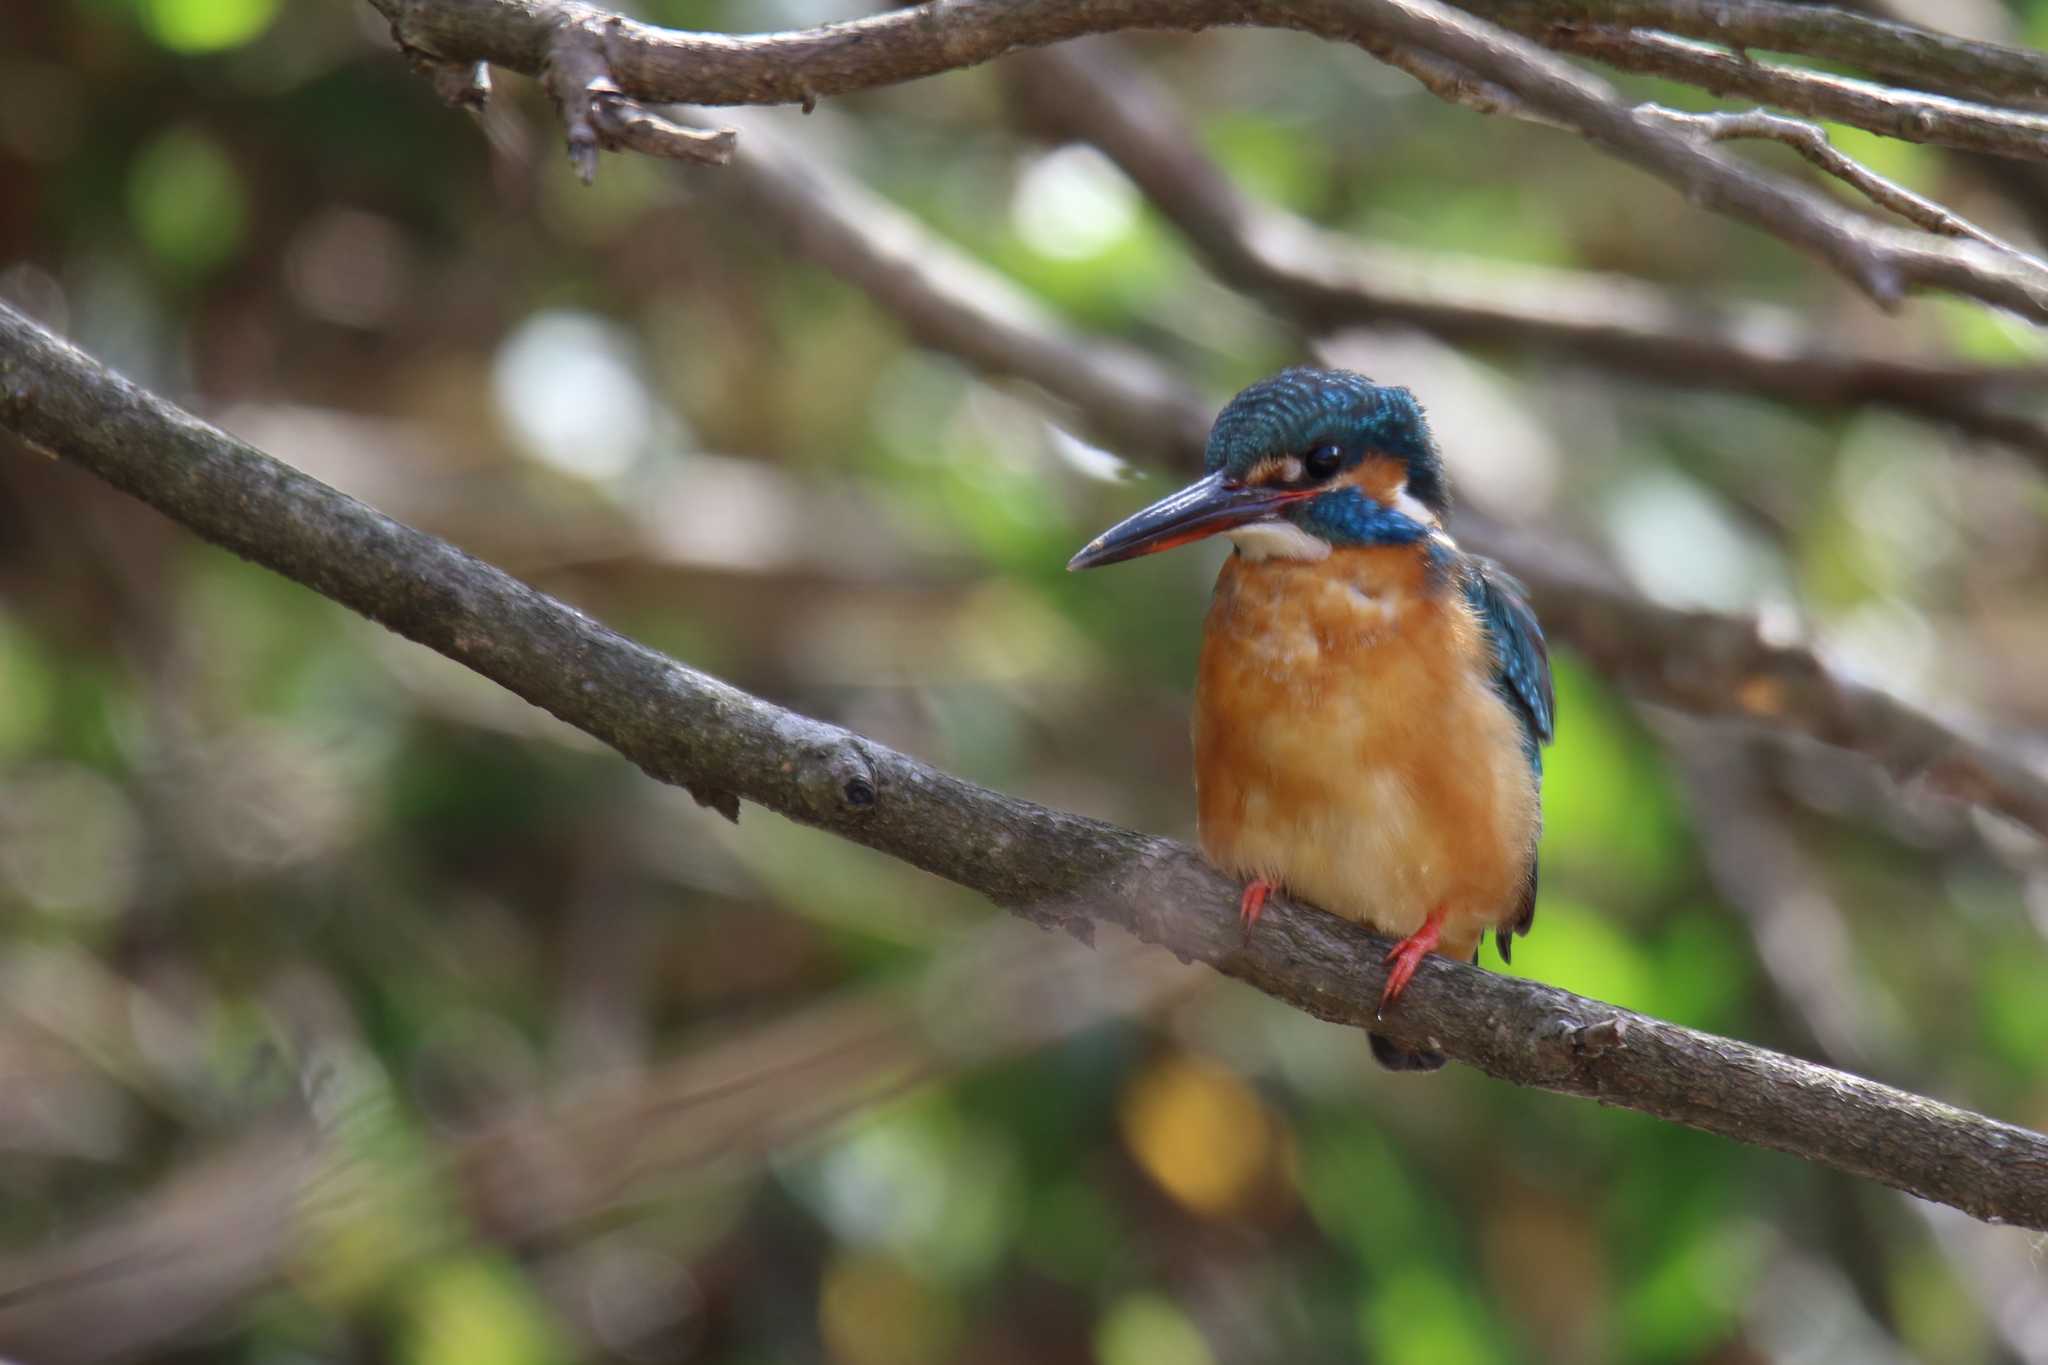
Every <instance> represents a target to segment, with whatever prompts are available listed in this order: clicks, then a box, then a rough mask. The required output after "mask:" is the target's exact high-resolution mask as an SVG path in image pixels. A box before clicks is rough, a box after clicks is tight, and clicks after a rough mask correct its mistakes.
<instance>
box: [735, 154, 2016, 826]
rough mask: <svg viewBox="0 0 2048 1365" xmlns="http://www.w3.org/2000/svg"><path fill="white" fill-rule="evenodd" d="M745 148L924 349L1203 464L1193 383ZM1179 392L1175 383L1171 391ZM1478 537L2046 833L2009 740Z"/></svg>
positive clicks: (1851, 743) (1531, 551) (1714, 711)
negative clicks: (1058, 319) (1103, 347)
mask: <svg viewBox="0 0 2048 1365" xmlns="http://www.w3.org/2000/svg"><path fill="white" fill-rule="evenodd" d="M739 122H740V123H741V126H742V129H743V130H744V131H745V134H746V138H747V142H748V146H749V151H748V154H747V155H745V156H742V157H740V158H738V159H737V160H736V161H735V162H734V164H733V166H732V168H731V172H730V175H729V177H728V178H723V179H722V180H721V182H720V185H721V187H722V188H724V189H725V190H727V191H729V192H735V193H737V194H738V195H740V196H742V197H743V198H744V200H745V203H746V209H747V212H746V217H747V220H748V221H749V222H754V223H760V224H762V225H764V226H766V227H768V228H769V229H770V230H771V231H774V232H776V233H777V234H778V235H780V236H782V237H784V238H785V240H787V241H788V242H789V243H790V245H791V246H792V247H793V248H794V249H795V250H797V251H800V252H802V253H803V254H805V255H807V256H810V257H811V258H812V259H814V260H817V261H819V262H820V263H821V264H823V265H825V266H826V267H827V268H828V269H830V270H832V271H833V272H834V273H836V274H838V275H839V276H840V277H841V278H843V279H845V280H847V281H848V282H849V283H851V284H853V285H855V286H856V287H857V288H860V289H862V290H864V291H865V292H866V293H867V294H868V295H869V296H870V297H871V298H873V299H874V301H875V302H876V303H877V304H878V305H880V306H881V307H882V308H884V309H886V310H888V311H889V312H891V313H893V314H895V315H896V316H898V317H901V318H904V319H906V321H907V322H908V324H909V326H910V329H911V331H912V332H913V334H914V335H916V336H917V338H918V339H919V340H920V341H922V342H923V343H924V344H925V345H927V346H932V347H936V348H937V349H940V350H943V351H947V352H949V353H951V354H954V355H959V356H963V357H965V358H966V359H968V360H970V361H971V362H972V363H973V364H974V365H975V366H976V367H977V368H980V369H982V370H984V371H985V372H989V373H993V374H998V375H1005V376H1009V377H1013V378H1020V379H1024V380H1026V381H1028V382H1029V383H1030V384H1032V385H1033V386H1035V387H1037V388H1039V389H1041V390H1043V391H1044V392H1046V393H1048V394H1051V395H1053V396H1054V397H1055V398H1057V399H1058V400H1060V401H1061V402H1062V403H1064V404H1066V405H1068V408H1069V411H1071V412H1072V413H1073V414H1075V415H1076V416H1077V417H1078V418H1079V419H1080V421H1081V424H1082V426H1083V429H1085V430H1088V431H1091V432H1095V433H1098V434H1101V435H1103V436H1104V438H1105V439H1108V440H1110V441H1111V442H1112V443H1113V444H1114V443H1116V441H1117V440H1118V437H1119V435H1120V434H1123V433H1138V434H1139V435H1140V436H1141V437H1142V440H1141V441H1139V442H1138V443H1135V444H1132V445H1119V447H1118V448H1119V449H1123V450H1127V451H1130V452H1131V453H1134V454H1139V455H1142V456H1143V457H1145V458H1147V459H1152V460H1156V461H1159V462H1162V463H1166V464H1169V465H1174V466H1178V467H1181V468H1188V469H1192V468H1198V467H1199V466H1200V464H1201V454H1202V436H1203V434H1204V432H1205V431H1206V429H1207V422H1208V414H1207V413H1206V412H1205V411H1204V410H1202V408H1201V407H1200V406H1199V404H1198V402H1197V400H1195V399H1194V398H1193V397H1192V396H1190V395H1189V390H1188V389H1187V388H1186V386H1185V385H1183V384H1181V383H1179V382H1178V381H1177V380H1176V379H1174V378H1173V377H1172V376H1171V375H1169V374H1167V373H1165V372H1164V371H1163V370H1162V369H1161V368H1160V367H1159V366H1158V365H1157V364H1156V363H1155V362H1152V361H1151V360H1149V359H1147V358H1146V357H1144V356H1142V355H1140V354H1138V353H1136V352H1125V351H1118V352H1116V353H1115V356H1116V359H1117V362H1118V363H1117V364H1116V365H1114V366H1106V365H1104V364H1103V363H1102V361H1101V358H1100V353H1099V351H1098V350H1097V349H1096V347H1095V346H1094V345H1093V344H1091V343H1084V342H1082V341H1080V340H1078V339H1077V338H1075V337H1073V336H1072V335H1071V334H1070V333H1068V332H1066V331H1065V330H1064V329H1061V328H1059V327H1058V326H1057V325H1056V324H1053V323H1051V322H1050V321H1048V320H1047V319H1045V317H1044V315H1043V313H1042V312H1041V311H1039V310H1036V309H1032V308H1028V307H1024V306H1022V305H1021V304H1020V305H1019V306H1018V307H1016V308H1014V309H1013V308H1010V307H1008V306H1007V305H1005V306H1003V307H999V308H996V309H991V308H990V307H989V303H988V301H989V300H995V301H997V303H999V304H1003V303H1004V302H1005V301H1006V300H1009V299H1011V298H1012V297H1014V295H1015V291H1014V290H1013V289H1011V287H1010V286H1009V285H1008V283H1007V282H1006V281H1004V280H1002V279H1001V277H999V276H996V275H994V274H992V273H991V272H989V271H987V270H986V269H984V268H982V267H980V266H978V265H976V264H974V263H973V262H971V261H968V260H966V259H965V258H964V257H963V256H961V255H960V254H959V253H957V252H955V251H953V250H951V249H950V248H949V247H948V246H947V245H946V244H945V243H943V242H941V241H939V240H937V239H936V238H935V237H934V236H933V235H932V234H931V233H929V232H927V231H926V230H925V229H923V228H922V227H921V226H919V225H917V224H915V223H913V222H911V221H910V220H909V219H908V218H907V217H906V216H905V215H903V214H901V213H900V212H898V211H897V210H895V209H894V208H892V207H891V206H889V205H888V204H886V203H884V202H882V201H881V200H880V199H878V198H877V197H876V196H874V195H872V194H870V193H869V192H868V191H867V190H865V189H863V188H862V187H860V186H859V185H857V184H855V183H853V182H852V181H851V180H848V179H847V178H845V177H843V176H841V175H839V174H837V173H836V172H834V171H832V170H831V169H829V168H827V167H825V166H823V165H820V164H819V163H817V162H814V161H809V160H805V159H803V158H800V157H799V156H797V155H796V154H795V153H794V152H792V151H790V150H789V149H788V148H787V147H786V146H784V145H782V144H781V143H779V142H778V141H777V140H776V139H775V138H774V136H773V135H772V133H771V132H770V131H769V130H768V129H767V128H766V127H764V126H763V124H762V123H761V122H760V121H759V120H758V119H755V120H749V119H747V118H744V117H742V118H741V119H740V120H739ZM1175 395H1181V396H1180V397H1175ZM1458 531H1459V534H1460V536H1461V537H1463V538H1464V539H1465V540H1466V541H1467V542H1468V543H1471V544H1473V545H1475V546H1476V547H1477V548H1479V549H1482V550H1484V551H1486V552H1487V553H1489V554H1494V555H1497V556H1498V557H1500V558H1501V559H1504V560H1506V561H1507V563H1508V565H1509V567H1510V568H1512V569H1514V571H1515V572H1516V573H1517V574H1519V575H1521V577H1522V579H1523V581H1524V582H1526V583H1527V584H1528V585H1529V587H1530V589H1531V590H1532V591H1533V593H1534V595H1535V598H1536V606H1537V609H1538V611H1539V613H1540V614H1541V615H1542V617H1543V620H1544V625H1545V629H1546V630H1548V631H1549V632H1550V633H1551V634H1552V635H1553V636H1554V637H1556V638H1559V639H1563V640H1567V641H1569V642H1570V643H1571V645H1572V646H1573V648H1575V649H1576V650H1578V651H1579V653H1580V654H1582V655H1584V656H1585V657H1586V658H1587V659H1588V660H1589V661H1590V662H1591V663H1592V664H1593V666H1594V667H1596V668H1598V669H1600V670H1601V671H1602V672H1603V673H1606V674H1607V675H1608V676H1610V677H1612V678H1614V679H1615V680H1616V681H1617V682H1619V683H1620V684H1621V685H1622V686H1624V687H1626V688H1628V689H1629V690H1630V691H1632V692H1634V693H1635V694H1636V695H1637V696H1639V697H1641V698H1643V699H1644V700H1647V701H1654V702H1657V703H1659V704H1661V705H1666V706H1673V707H1677V708H1678V709H1680V710H1684V711H1691V712H1696V713H1699V714H1703V715H1718V716H1734V717H1738V718H1741V719H1743V720H1747V721H1752V722H1755V723H1759V724H1763V725H1769V726H1773V727H1777V728H1780V729H1784V730H1788V731H1793V732H1798V733H1804V734H1809V735H1812V736H1814V737H1816V738H1819V739H1822V740H1824V741H1826V742H1827V743H1829V744H1833V745H1836V746H1838V747H1841V748H1844V749H1852V750H1854V751H1856V752H1857V753H1860V754H1863V755H1865V756H1867V757H1869V758H1871V759H1873V760H1875V761H1876V762H1877V763H1879V764H1881V765H1883V767H1884V768H1885V770H1886V771H1887V772H1889V773H1890V774H1891V775H1892V776H1893V777H1895V778H1897V779H1899V780H1901V781H1926V782H1930V783H1932V784H1933V785H1934V786H1935V788H1936V789H1937V790H1939V791H1942V792H1944V793H1946V794H1948V795H1950V796H1952V797H1956V798H1958V799H1962V800H1968V801H1974V802H1977V803H1979V804H1981V805H1984V806H1987V807H1989V808H1990V809H1992V810H1996V811H1998V812H1999V813H2000V814H2002V815H2004V816H2006V817H2007V818H2009V819H2012V820H2015V821H2018V822H2019V823H2020V824H2023V825H2025V826H2027V827H2028V828H2029V829H2032V830H2033V831H2035V832H2036V833H2038V834H2042V835H2044V836H2048V778H2044V777H2043V776H2042V774H2041V773H2040V772H2039V771H2038V770H2037V769H2036V768H2034V767H2033V766H2032V765H2030V764H2028V763H2027V762H2025V761H2023V760H2022V759H2021V758H2019V757H2016V756H2014V755H2012V754H2010V753H2008V752H2005V751H2004V750H2002V749H2000V748H1999V747H1997V746H1995V745H1992V744H1988V743H1983V742H1980V741H1978V740H1976V739H1974V738H1972V737H1970V736H1969V735H1967V734H1965V733H1964V732H1962V731H1961V730H1959V729H1957V728H1956V727H1954V726H1952V725H1950V724H1948V723H1946V722H1944V721H1943V720H1941V719H1940V718H1938V717H1936V716H1933V715H1930V714H1929V713H1927V712H1925V711H1922V710H1920V709H1919V708H1917V707H1914V706H1911V705H1908V704H1907V703H1906V702H1903V701H1901V700H1900V699H1898V698H1897V697H1894V696H1892V695H1890V694H1889V693H1886V692H1884V691H1882V690H1880V689H1877V688H1873V687H1867V686H1864V685H1862V684H1859V683H1856V682H1853V681H1851V680H1849V679H1847V678H1844V677H1842V676H1840V675H1839V674H1837V673H1835V672H1834V671H1833V670H1831V669H1829V668H1828V667H1827V665H1826V664H1824V663H1823V662H1822V661H1821V660H1820V659H1819V658H1818V657H1817V656H1816V655H1815V654H1814V653H1813V652H1812V651H1810V650H1807V649H1803V648H1799V647H1797V646H1789V645H1778V644H1772V643H1770V642H1767V641H1766V640H1765V639H1764V638H1763V637H1762V636H1761V635H1760V634H1759V632H1758V630H1757V626H1756V623H1755V622H1754V621H1751V620H1748V619H1745V618H1741V617H1734V616H1724V615H1718V614H1715V613H1712V612H1689V611H1677V610H1673V609H1671V608H1668V607H1662V606H1658V605H1657V604H1655V603H1652V602H1649V601H1646V600H1645V599H1644V598H1642V597H1641V596H1640V595H1639V594H1636V593H1633V592H1630V591H1628V590H1626V589H1625V588H1623V587H1621V586H1620V585H1619V584H1617V583H1615V582H1614V581H1612V580H1611V579H1610V578H1605V577H1603V576H1601V575H1599V574H1597V573H1595V572H1592V571H1590V570H1589V569H1587V568H1586V567H1584V566H1582V565H1579V564H1576V563H1573V562H1571V561H1570V560H1569V559H1568V558H1567V557H1565V556H1562V555H1560V554H1559V553H1558V551H1557V549H1556V547H1555V546H1553V545H1550V544H1546V543H1544V542H1543V541H1541V540H1540V539H1539V538H1537V537H1534V536H1530V535H1518V534H1512V533H1509V532H1506V531H1504V530H1503V529H1501V528H1487V527H1483V526H1475V525H1474V524H1473V521H1472V519H1471V518H1465V519H1463V520H1461V522H1460V523H1459V526H1458Z"/></svg>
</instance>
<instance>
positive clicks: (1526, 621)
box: [1464, 555, 1557, 773]
mask: <svg viewBox="0 0 2048 1365" xmlns="http://www.w3.org/2000/svg"><path fill="white" fill-rule="evenodd" d="M1464 587H1465V600H1466V601H1467V602H1470V603H1471V604H1472V609H1473V610H1474V611H1476V612H1478V613H1479V621H1480V624H1481V625H1483V626H1484V627H1485V628H1486V635H1487V639H1488V641H1489V643H1491V644H1492V646H1493V685H1494V687H1495V688H1496V689H1498V690H1499V692H1500V694H1501V696H1502V697H1504V698H1506V700H1507V702H1508V705H1509V706H1510V707H1512V708H1513V709H1514V712H1515V718H1516V719H1517V720H1519V721H1521V722H1522V744H1523V748H1524V749H1525V750H1526V751H1527V752H1528V755H1529V763H1530V766H1532V767H1534V768H1535V769H1536V771H1537V772H1539V773H1541V772H1542V771H1543V756H1542V752H1541V746H1542V745H1545V744H1548V743H1550V741H1551V738H1552V737H1553V736H1554V735H1555V734H1556V716H1557V694H1556V692H1555V691H1554V690H1553V689H1552V686H1551V682H1550V649H1549V647H1548V646H1547V645H1545V644H1544V643H1543V628H1542V627H1541V626H1539V625H1537V624H1536V613H1535V612H1534V611H1531V610H1530V609H1529V602H1528V598H1527V595H1526V592H1525V590H1524V589H1523V587H1522V585H1521V584H1520V583H1518V582H1516V581H1515V578H1514V576H1513V575H1512V574H1510V573H1509V572H1508V571H1507V570H1506V569H1503V568H1501V566H1500V565H1498V564H1496V563H1494V562H1493V561H1492V560H1490V559H1486V558H1483V557H1481V556H1479V555H1467V556H1466V557H1465V583H1464Z"/></svg>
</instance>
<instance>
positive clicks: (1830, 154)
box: [1644, 105, 2026, 258]
mask: <svg viewBox="0 0 2048 1365" xmlns="http://www.w3.org/2000/svg"><path fill="white" fill-rule="evenodd" d="M1644 108H1645V110H1646V111H1648V110H1656V112H1657V114H1658V115H1659V117H1661V118H1663V119H1665V120H1666V121H1668V122H1669V123H1671V124H1672V125H1673V126H1675V127H1679V128H1689V129H1691V130H1693V131H1694V132H1697V133H1700V134H1701V135H1703V136H1704V137H1706V138H1707V139H1708V140H1709V141H1712V142H1733V141H1735V140H1736V139H1738V138H1763V139H1766V140H1768V141H1771V142H1782V143H1784V144H1785V145H1786V146H1788V147H1790V148H1792V149H1793V150H1794V151H1796V152H1798V153H1799V155H1801V156H1803V157H1805V158H1806V159H1807V160H1808V161H1810V162H1812V163H1813V164H1814V165H1816V166H1818V167H1820V169H1821V170H1823V171H1825V172H1827V173H1828V174H1829V175H1832V176H1834V177H1835V178H1836V179H1837V180H1840V181H1841V182H1842V183H1843V184H1845V185H1848V186H1849V187H1850V188H1851V189H1854V190H1855V191H1856V192H1857V193H1859V194H1861V195H1863V196H1864V197H1865V198H1867V199H1869V200H1870V202H1871V203H1873V204H1876V205H1877V206H1878V207H1879V208H1884V209H1889V210H1891V211H1892V212H1893V213H1896V214H1898V215H1899V217H1901V218H1904V219H1905V220H1906V221H1907V222H1909V223H1911V224H1913V225H1914V226H1915V227H1920V228H1925V229H1926V230H1927V231H1929V232H1933V233H1937V234H1939V235H1941V236H1943V237H1964V238H1968V239H1969V240H1971V241H1973V242H1982V243H1983V244H1984V245H1985V246H1988V247H1992V248H1994V249H1996V250H1999V251H2004V252H2009V253H2011V254H2012V255H2014V256H2019V257H2022V258H2026V253H2025V252H2023V251H2021V250H2020V249H2019V248H2018V247H2016V246H2013V245H2012V244H2011V243H2009V242H2002V241H2000V240H1999V239H1998V238H1996V237H1994V236H1992V235H1991V234H1990V233H1988V232H1986V231H1985V230H1984V229H1983V228H1980V227H1978V226H1977V225H1976V224H1975V223H1972V222H1970V221H1969V220H1967V219H1965V218H1963V217H1961V216H1959V215H1958V214H1956V213H1955V212H1954V211H1953V210H1951V209H1946V208H1943V207H1942V206H1941V205H1939V204H1937V203H1935V202H1934V201H1933V200H1932V199H1929V198H1927V197H1926V196H1925V195H1921V194H1916V193H1914V192H1913V191H1912V190H1909V189H1907V188H1906V187H1905V186H1904V185H1901V184H1900V183H1899V182H1898V181H1896V180H1892V179H1889V178H1888V177H1885V176H1882V175H1879V174H1878V173H1877V172H1876V171H1873V170H1871V169H1870V168H1869V167H1868V166H1865V165H1863V164H1862V163H1860V162H1858V161H1857V160H1856V159H1855V158H1854V157H1850V156H1845V155H1844V154H1843V153H1842V152H1841V151H1840V150H1839V149H1838V148H1836V147H1835V145H1834V144H1833V143H1831V142H1829V141H1828V135H1827V133H1826V132H1825V131H1823V130H1822V129H1821V128H1820V126H1819V125H1817V124H1812V123H1802V122H1801V121H1800V120H1798V119H1794V118H1786V117H1785V116H1784V115H1783V114H1773V113H1769V112H1767V111H1765V110H1762V109H1752V110H1749V111H1748V112H1746V113H1728V114H1687V113H1682V112H1680V111H1679V110H1676V109H1663V108H1660V107H1659V106H1656V105H1646V106H1644Z"/></svg>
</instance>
